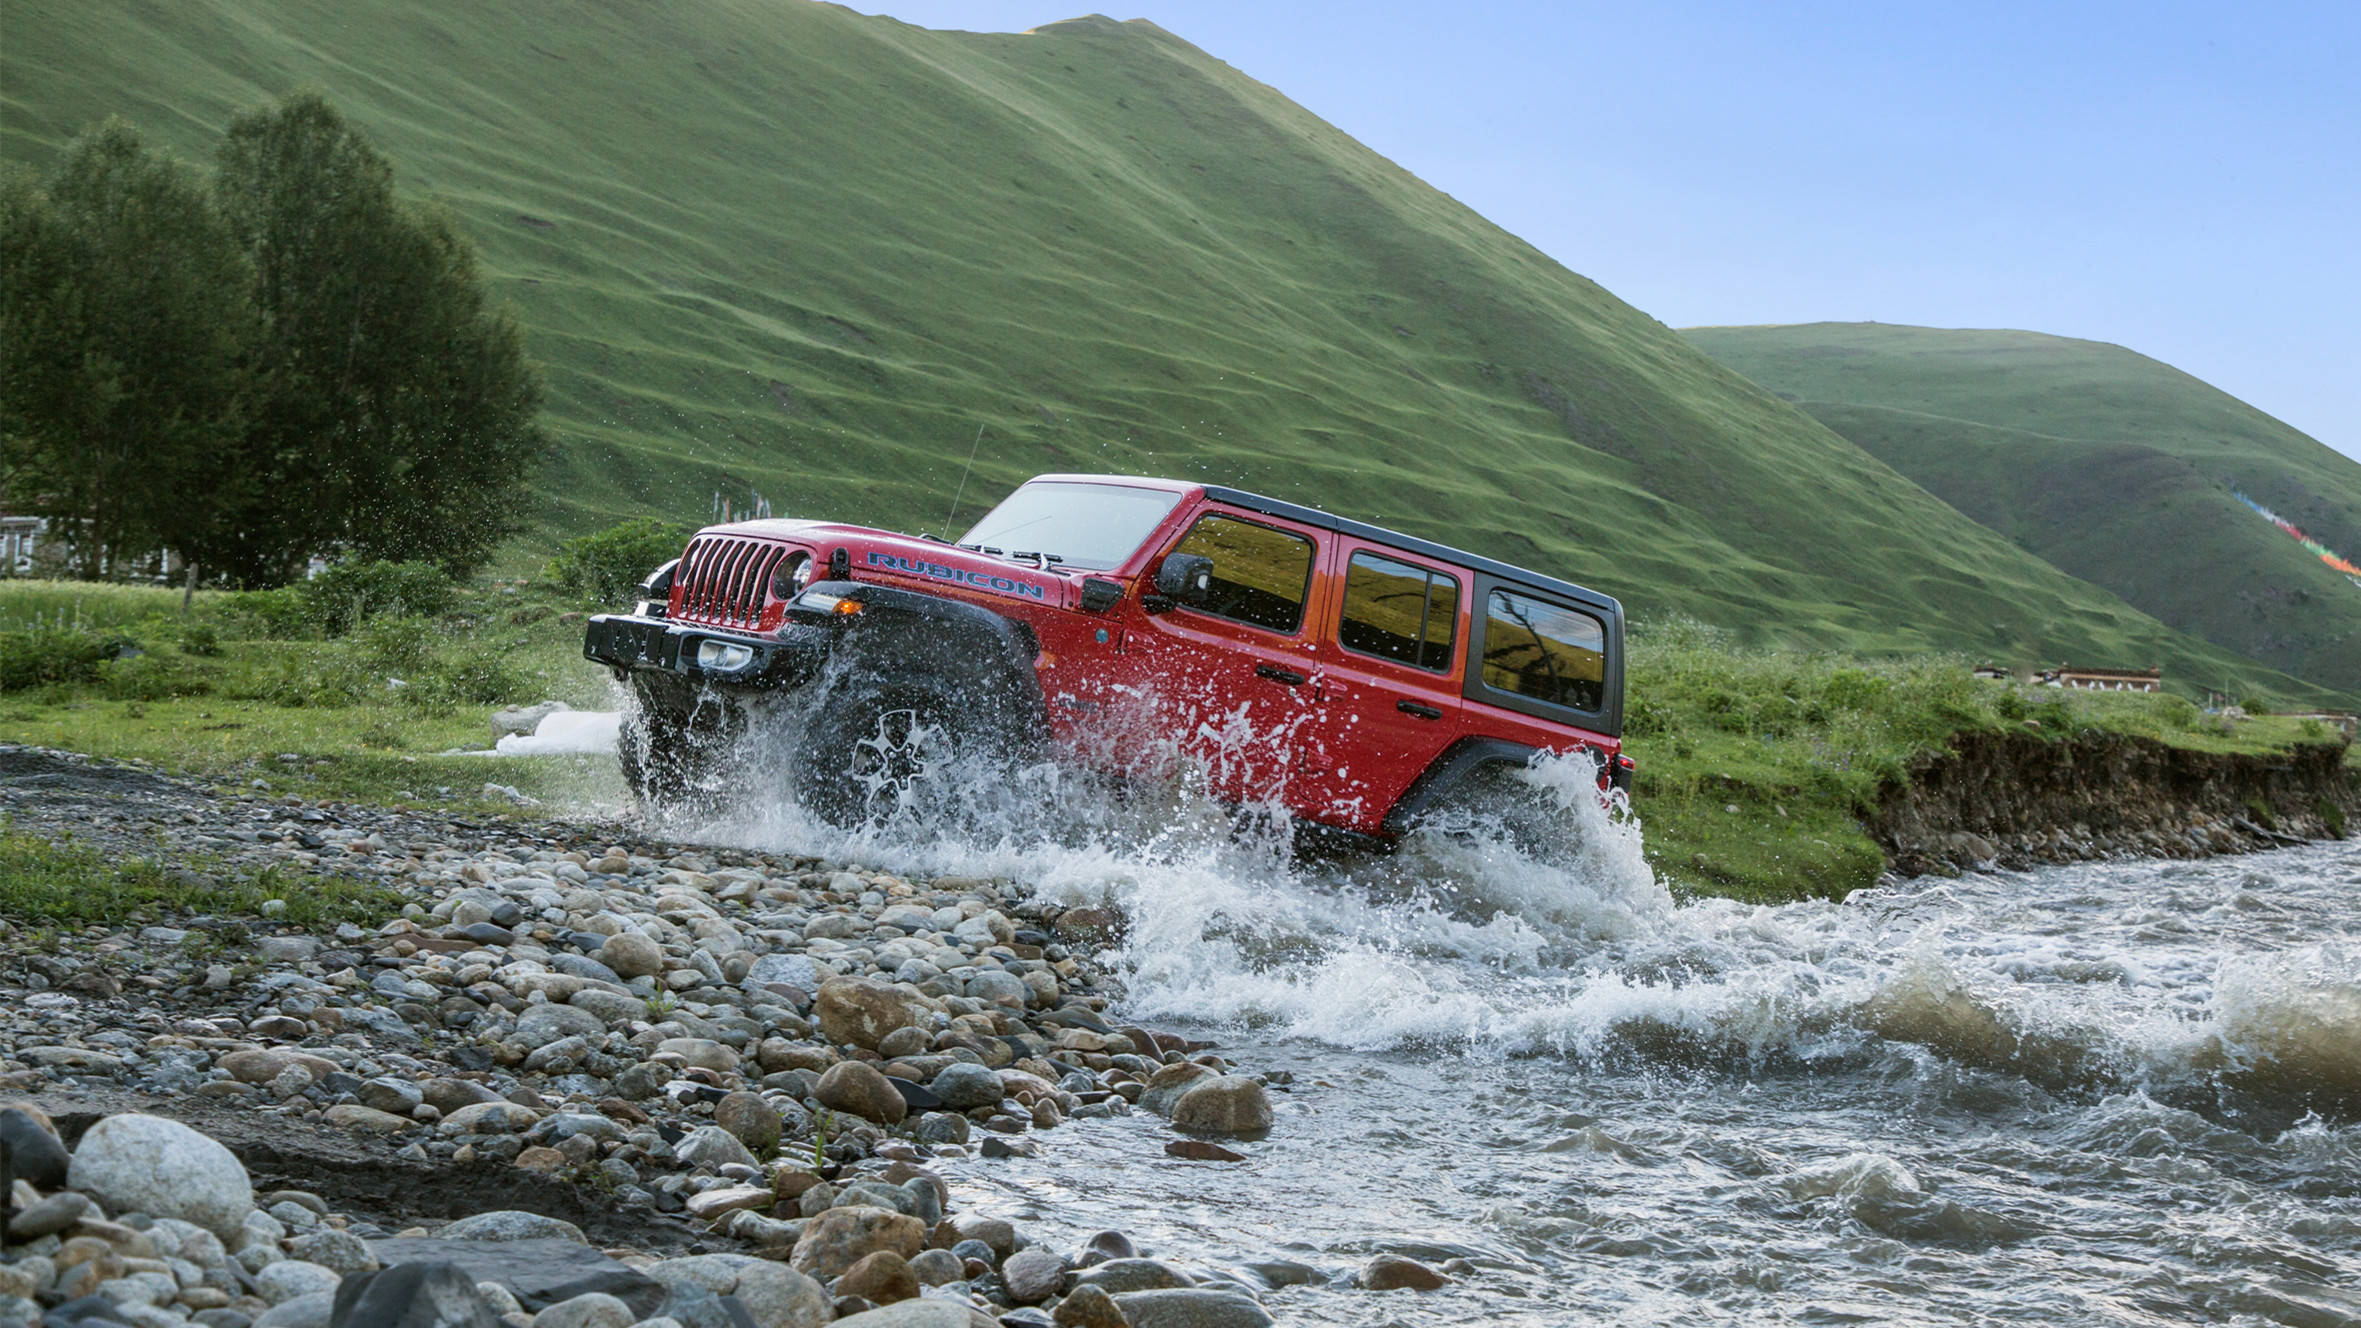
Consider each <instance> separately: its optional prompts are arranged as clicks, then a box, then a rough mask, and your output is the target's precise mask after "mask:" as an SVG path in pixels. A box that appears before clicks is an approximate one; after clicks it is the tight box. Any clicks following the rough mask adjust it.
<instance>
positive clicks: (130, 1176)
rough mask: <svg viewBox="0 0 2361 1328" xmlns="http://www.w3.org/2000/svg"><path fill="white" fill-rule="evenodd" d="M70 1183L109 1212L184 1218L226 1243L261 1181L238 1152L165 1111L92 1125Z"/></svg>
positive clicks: (112, 1118)
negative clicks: (250, 1172)
mask: <svg viewBox="0 0 2361 1328" xmlns="http://www.w3.org/2000/svg"><path fill="white" fill-rule="evenodd" d="M66 1183H67V1184H68V1185H70V1186H72V1187H73V1188H74V1189H76V1190H78V1191H80V1192H81V1193H83V1194H86V1195H89V1196H90V1197H91V1198H93V1199H95V1200H97V1201H98V1202H99V1204H100V1206H102V1207H104V1208H105V1209H106V1210H107V1211H108V1212H109V1213H112V1214H116V1215H118V1216H119V1215H121V1214H124V1213H146V1214H147V1215H148V1216H150V1217H176V1218H179V1219H180V1220H181V1221H183V1222H193V1223H195V1224H196V1225H198V1226H201V1227H203V1228H205V1229H206V1230H207V1231H210V1232H212V1233H213V1234H214V1235H216V1236H219V1237H221V1238H222V1240H224V1241H227V1240H229V1239H230V1238H231V1237H233V1236H235V1235H236V1234H237V1233H238V1231H239V1229H240V1228H241V1227H242V1226H244V1225H245V1222H246V1214H248V1213H251V1212H253V1211H254V1183H253V1181H251V1180H250V1179H248V1177H247V1175H246V1168H245V1167H244V1166H243V1165H242V1164H240V1163H239V1161H238V1159H237V1158H236V1157H234V1156H232V1155H231V1153H230V1150H228V1149H226V1148H224V1147H222V1146H221V1145H220V1144H217V1143H215V1142H213V1141H212V1140H211V1139H208V1138H206V1137H205V1136H204V1135H202V1134H199V1133H197V1132H196V1131H195V1130H192V1129H190V1128H189V1127H188V1126H186V1125H183V1124H181V1123H180V1122H179V1121H173V1120H165V1119H164V1118H163V1117H161V1116H142V1115H137V1114H133V1113H126V1114H124V1115H120V1116H109V1117H107V1118H106V1119H105V1120H102V1121H100V1122H99V1123H98V1124H96V1125H93V1126H91V1127H90V1129H89V1130H88V1131H87V1132H85V1133H84V1134H83V1136H82V1142H81V1144H80V1146H78V1147H77V1148H75V1149H74V1160H73V1162H72V1163H71V1164H70V1165H69V1166H68V1168H67V1171H66Z"/></svg>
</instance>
